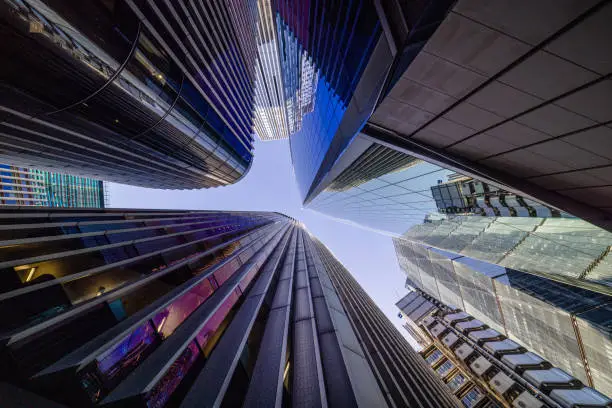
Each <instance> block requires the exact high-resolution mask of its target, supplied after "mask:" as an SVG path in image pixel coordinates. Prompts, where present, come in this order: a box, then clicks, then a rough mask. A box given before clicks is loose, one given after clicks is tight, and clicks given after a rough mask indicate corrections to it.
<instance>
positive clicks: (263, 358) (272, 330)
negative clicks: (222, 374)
mask: <svg viewBox="0 0 612 408" xmlns="http://www.w3.org/2000/svg"><path fill="white" fill-rule="evenodd" d="M293 232H294V233H293V235H292V237H291V242H290V244H289V250H288V251H287V253H286V255H285V259H284V261H283V266H282V269H281V275H283V274H284V275H285V276H288V278H287V279H284V280H282V281H280V282H278V285H277V287H276V294H275V298H278V302H277V303H279V304H283V303H284V304H285V306H280V307H277V308H273V309H272V310H270V313H269V314H268V320H267V321H266V328H265V331H264V334H263V337H262V340H261V346H260V349H259V354H258V358H257V361H256V362H255V367H254V368H253V373H252V374H251V381H250V383H249V388H248V390H247V393H246V396H245V399H244V406H245V407H266V408H267V407H278V406H280V404H281V402H282V387H283V371H284V366H285V361H286V353H287V337H288V332H289V317H290V312H291V307H290V304H291V298H292V291H291V284H292V283H293V272H294V266H295V255H296V254H295V253H296V241H297V239H296V238H297V232H296V230H295V229H294V230H293ZM281 282H288V286H283V287H281V285H280V283H281ZM287 288H288V290H287ZM279 290H281V291H282V293H281V292H279ZM282 295H284V296H285V298H284V299H283V298H282V297H281V296H282Z"/></svg>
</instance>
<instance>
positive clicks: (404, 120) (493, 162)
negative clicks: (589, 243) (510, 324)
mask: <svg viewBox="0 0 612 408" xmlns="http://www.w3.org/2000/svg"><path fill="white" fill-rule="evenodd" d="M432 3H433V2H432ZM536 16H546V19H544V20H545V21H542V19H541V18H538V17H536ZM611 17H612V5H611V4H609V3H608V2H605V1H587V2H574V1H561V2H551V3H548V2H537V4H535V3H534V2H531V1H524V0H521V1H514V2H510V3H504V2H488V1H484V0H483V1H472V0H461V1H457V2H456V3H455V4H454V5H453V7H452V9H450V10H449V12H448V14H447V15H446V16H445V17H444V19H443V21H442V22H441V23H440V25H439V26H438V28H437V29H436V31H435V32H434V33H432V35H431V37H430V38H429V39H428V40H427V42H426V44H424V45H423V47H422V48H421V49H419V50H414V49H411V48H410V47H408V48H407V49H406V51H407V52H408V53H409V54H410V57H409V58H407V59H406V60H405V61H408V63H407V64H404V65H403V66H402V69H398V70H396V72H395V76H394V77H393V80H391V81H390V83H389V87H388V88H387V89H386V90H385V91H384V97H383V98H381V101H380V103H379V104H378V106H377V108H376V110H375V111H374V113H373V115H372V116H371V118H370V119H369V121H368V123H367V124H366V126H364V128H363V129H362V133H364V134H366V135H368V136H370V137H373V138H374V139H377V140H379V141H380V142H381V143H388V144H390V145H392V146H394V148H396V149H399V150H401V151H404V152H406V153H410V154H414V155H416V156H417V157H420V158H426V159H428V160H431V161H432V162H434V163H436V164H439V165H441V166H443V167H447V168H450V169H453V170H455V171H458V172H460V173H462V174H466V175H469V176H471V177H475V178H477V179H481V180H482V181H485V182H490V181H493V182H495V183H498V184H499V186H500V187H503V188H504V189H505V190H508V191H511V192H514V193H516V194H518V195H523V196H530V197H533V198H536V199H537V200H538V201H540V202H543V203H544V204H547V205H549V206H551V207H555V208H557V209H560V210H563V211H566V212H568V213H570V214H573V215H575V216H578V217H580V218H583V219H585V220H587V221H589V222H592V223H593V224H595V225H599V226H601V227H603V228H607V229H612V225H611V219H612V218H610V207H611V205H612V195H611V188H610V187H609V186H610V185H611V181H612V155H611V153H612V146H611V145H610V143H609V140H610V137H611V136H612V131H611V129H610V127H609V126H608V125H609V124H610V120H612V114H611V113H610V112H611V110H610V107H611V106H612V82H611V81H610V78H609V74H610V73H611V72H612V65H611V64H610V61H609V60H608V59H607V58H603V57H601V56H602V55H606V54H607V53H608V44H607V43H606V42H605V41H602V38H607V37H609V25H608V24H607V21H609V19H610V18H611ZM586 49H588V50H589V52H588V53H584V52H581V50H586ZM399 65H400V66H401V64H399Z"/></svg>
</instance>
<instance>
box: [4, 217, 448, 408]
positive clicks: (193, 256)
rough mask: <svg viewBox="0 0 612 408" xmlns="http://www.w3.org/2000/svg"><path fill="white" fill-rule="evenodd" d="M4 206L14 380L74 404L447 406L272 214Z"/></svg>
mask: <svg viewBox="0 0 612 408" xmlns="http://www.w3.org/2000/svg"><path fill="white" fill-rule="evenodd" d="M2 218H3V220H4V221H3V226H2V228H1V229H0V234H1V238H2V245H1V246H0V250H1V251H2V262H1V263H0V269H1V271H2V274H0V279H2V282H1V283H2V284H1V285H0V288H2V291H3V293H1V294H0V311H2V312H3V316H5V318H4V319H3V320H2V323H1V324H2V329H1V332H2V335H1V337H0V338H1V339H2V343H1V346H0V358H1V362H2V366H3V367H5V368H6V369H3V370H2V371H1V373H0V374H1V375H2V376H3V378H2V379H1V380H2V381H6V382H10V383H13V384H14V385H15V386H17V387H18V388H23V389H27V390H29V391H30V392H34V393H35V394H38V395H40V396H43V397H45V398H47V399H50V400H54V401H57V402H60V403H63V404H67V405H69V406H76V407H79V408H81V407H87V406H100V405H102V406H129V407H140V406H143V407H144V406H147V407H162V406H181V407H192V406H193V407H195V406H198V407H201V406H219V405H224V406H265V407H268V406H275V405H282V406H285V405H297V406H308V407H313V406H330V407H346V406H364V407H372V406H376V407H378V406H382V407H384V406H406V405H408V406H419V407H424V408H425V407H428V408H440V407H456V406H458V405H457V404H458V401H456V400H455V399H454V398H453V397H452V395H451V394H450V392H449V391H448V390H447V389H446V388H445V387H444V384H443V383H442V382H441V381H440V379H439V378H437V377H436V376H435V374H434V373H433V372H432V371H431V370H430V369H429V368H428V367H427V366H426V364H425V363H424V362H423V361H422V360H421V359H420V358H419V357H418V356H417V355H416V354H415V352H414V351H412V350H411V349H410V347H409V346H408V344H407V343H406V342H405V340H404V339H403V338H402V337H401V336H400V335H399V333H398V332H397V331H396V330H395V329H394V328H393V326H392V324H391V323H390V322H389V321H388V320H387V319H386V318H385V316H384V315H383V314H382V313H381V312H380V310H378V308H377V307H376V306H375V304H374V303H373V302H372V301H371V300H370V299H369V298H368V297H367V295H366V294H365V292H364V291H363V289H361V288H360V286H359V285H358V284H357V282H356V281H355V280H354V279H353V278H352V277H351V276H350V274H349V273H348V271H347V270H346V269H344V268H343V267H342V265H341V264H340V263H339V262H338V261H337V260H336V259H335V258H334V257H333V255H332V254H331V253H330V252H329V250H328V249H327V248H325V246H324V245H323V244H322V243H320V242H319V241H317V240H316V239H315V238H313V237H312V236H311V235H310V234H309V233H308V232H307V231H306V230H305V229H304V227H303V226H302V225H301V224H300V223H298V222H296V221H294V220H292V219H290V218H288V217H286V216H284V215H282V214H278V213H263V212H214V211H169V210H166V211H160V210H147V211H145V210H117V209H112V210H110V209H108V210H75V209H69V210H66V209H61V210H60V209H52V208H42V209H37V208H32V209H28V210H24V209H7V210H5V211H3V213H2ZM6 389H7V388H6V387H0V392H3V391H4V390H6ZM9 389H10V388H9Z"/></svg>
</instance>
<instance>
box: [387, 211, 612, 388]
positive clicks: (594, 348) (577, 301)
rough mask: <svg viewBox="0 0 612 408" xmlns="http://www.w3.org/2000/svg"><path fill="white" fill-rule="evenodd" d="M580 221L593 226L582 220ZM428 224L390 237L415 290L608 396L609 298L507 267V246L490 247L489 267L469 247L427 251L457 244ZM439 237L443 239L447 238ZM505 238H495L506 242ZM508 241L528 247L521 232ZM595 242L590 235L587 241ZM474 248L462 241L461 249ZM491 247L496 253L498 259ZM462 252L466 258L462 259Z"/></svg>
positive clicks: (610, 358) (449, 234) (610, 359)
mask: <svg viewBox="0 0 612 408" xmlns="http://www.w3.org/2000/svg"><path fill="white" fill-rule="evenodd" d="M466 219H467V220H470V219H471V218H469V217H466ZM498 220H500V219H499V218H498V219H494V220H493V224H495V223H496V222H498ZM502 220H504V221H505V220H507V219H502ZM511 220H522V219H519V218H516V219H514V218H512V219H511ZM522 221H524V219H523V220H522ZM549 221H554V222H555V223H557V222H561V221H568V222H571V223H576V222H577V220H564V219H546V220H545V222H544V224H545V223H546V222H549ZM583 224H584V225H588V226H589V227H590V228H596V227H593V226H591V225H590V224H587V223H586V222H584V223H583ZM432 225H434V224H426V225H424V226H418V228H416V227H415V228H414V229H413V230H411V231H409V233H408V234H407V235H406V237H405V238H406V239H402V238H394V244H395V249H396V253H397V256H398V261H399V264H400V267H401V268H402V270H403V271H404V272H405V273H406V275H407V277H408V279H409V280H410V284H411V285H412V286H414V287H416V288H419V289H421V290H423V291H424V292H425V293H427V294H429V295H431V296H433V297H434V298H436V299H438V300H439V301H441V302H442V303H444V304H446V305H451V307H456V308H459V309H462V310H464V311H465V312H467V313H468V314H470V315H472V316H473V317H474V318H476V319H478V320H480V321H482V322H483V323H484V324H486V325H488V326H489V327H491V328H493V329H495V330H497V331H498V332H500V333H502V334H504V335H505V336H507V337H508V338H510V339H512V340H514V341H516V342H518V343H519V344H521V345H523V346H524V347H526V348H527V349H529V350H532V351H533V352H535V353H537V354H539V355H541V356H542V357H544V358H546V359H547V360H549V361H550V362H552V363H553V364H554V365H556V366H558V367H560V368H562V369H563V370H565V371H567V372H570V373H572V375H574V376H575V377H576V378H578V379H580V380H581V381H583V383H584V384H589V385H590V386H592V387H594V388H596V389H597V390H599V391H601V392H603V393H605V394H610V393H611V391H612V382H611V381H610V376H609V375H608V374H607V372H608V371H609V370H608V368H609V367H610V364H612V353H610V351H609V350H610V347H611V344H612V336H611V335H610V333H611V329H612V326H611V321H610V318H609V317H610V315H609V310H608V309H609V304H610V303H611V302H612V297H610V296H609V295H607V294H605V293H599V292H594V291H591V290H588V289H585V288H581V287H577V286H573V285H568V284H564V283H561V282H558V281H555V280H551V279H547V278H545V277H541V276H537V275H533V274H531V273H526V272H530V271H529V270H523V271H521V270H516V269H513V268H509V267H506V266H504V265H505V264H506V263H505V262H503V259H502V260H501V261H500V258H499V255H502V254H503V253H505V252H506V250H504V248H505V247H507V245H506V246H505V245H501V246H500V245H494V246H491V247H490V248H489V251H490V252H489V254H490V255H492V258H493V259H497V262H498V264H495V263H491V262H492V261H491V260H489V262H485V261H481V260H479V259H475V258H472V257H470V256H467V255H468V254H474V252H473V251H471V250H468V251H460V252H459V253H453V252H448V251H443V250H440V249H438V248H435V247H431V246H429V245H428V243H429V242H435V243H436V244H437V245H438V246H439V247H442V248H445V247H446V246H447V245H444V244H443V243H445V242H450V244H451V245H449V246H453V247H454V248H457V246H456V242H457V241H455V240H454V239H453V240H451V241H449V240H448V239H449V237H452V235H453V234H454V233H455V232H449V230H448V229H444V234H442V231H440V230H437V231H438V233H436V231H432V230H430V229H431V228H432ZM523 227H525V224H523ZM434 228H435V226H434ZM455 228H459V227H457V226H455ZM479 228H480V227H478V229H479ZM478 229H477V230H478ZM453 231H458V229H454V230H453ZM536 231H537V230H536ZM440 235H444V238H442V237H441V236H440ZM483 235H484V234H480V235H479V236H480V237H482V236H483ZM465 236H466V233H463V234H461V237H459V238H461V241H460V242H464V241H463V238H464V237H465ZM504 236H505V235H502V236H498V237H497V238H498V239H499V240H503V239H504ZM568 236H569V237H571V236H572V234H564V235H563V238H567V237H568ZM579 236H580V235H579ZM507 237H508V239H510V240H513V241H514V244H512V245H510V246H511V247H512V246H515V245H517V243H518V242H521V243H522V242H525V243H524V244H521V245H528V244H529V242H528V241H527V240H526V234H523V236H522V240H521V239H517V237H514V236H513V235H510V236H507ZM489 238H491V237H489ZM594 241H595V239H594V238H593V239H592V242H594ZM492 242H495V240H492ZM441 243H442V244H441ZM482 244H483V242H481V243H480V245H481V246H480V248H479V253H485V252H486V248H485V247H484V245H482ZM549 245H554V241H549ZM471 247H472V246H470V244H467V246H466V247H465V248H468V249H469V248H471ZM496 248H499V249H500V250H501V251H500V252H499V253H497V255H495V251H496ZM502 251H503V252H502ZM464 253H465V254H466V255H463V254H464ZM510 253H511V252H510ZM496 256H497V258H496ZM559 256H560V257H561V255H559ZM531 257H532V258H533V259H536V258H538V255H535V256H534V255H533V253H532V256H531ZM440 263H443V265H444V268H443V269H442V268H440V266H439V264H440ZM567 265H568V266H571V263H569V262H568V263H567ZM565 270H566V271H568V270H569V269H568V268H566V269H565ZM604 292H605V291H604ZM606 313H608V314H607V316H606ZM604 316H606V317H604Z"/></svg>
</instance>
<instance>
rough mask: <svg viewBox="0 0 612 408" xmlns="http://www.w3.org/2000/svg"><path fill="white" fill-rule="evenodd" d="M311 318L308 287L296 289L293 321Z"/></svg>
mask: <svg viewBox="0 0 612 408" xmlns="http://www.w3.org/2000/svg"><path fill="white" fill-rule="evenodd" d="M312 317H313V315H312V313H311V312H310V296H309V294H308V287H302V288H296V290H295V305H294V314H293V320H294V321H299V320H305V319H311V318H312Z"/></svg>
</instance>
